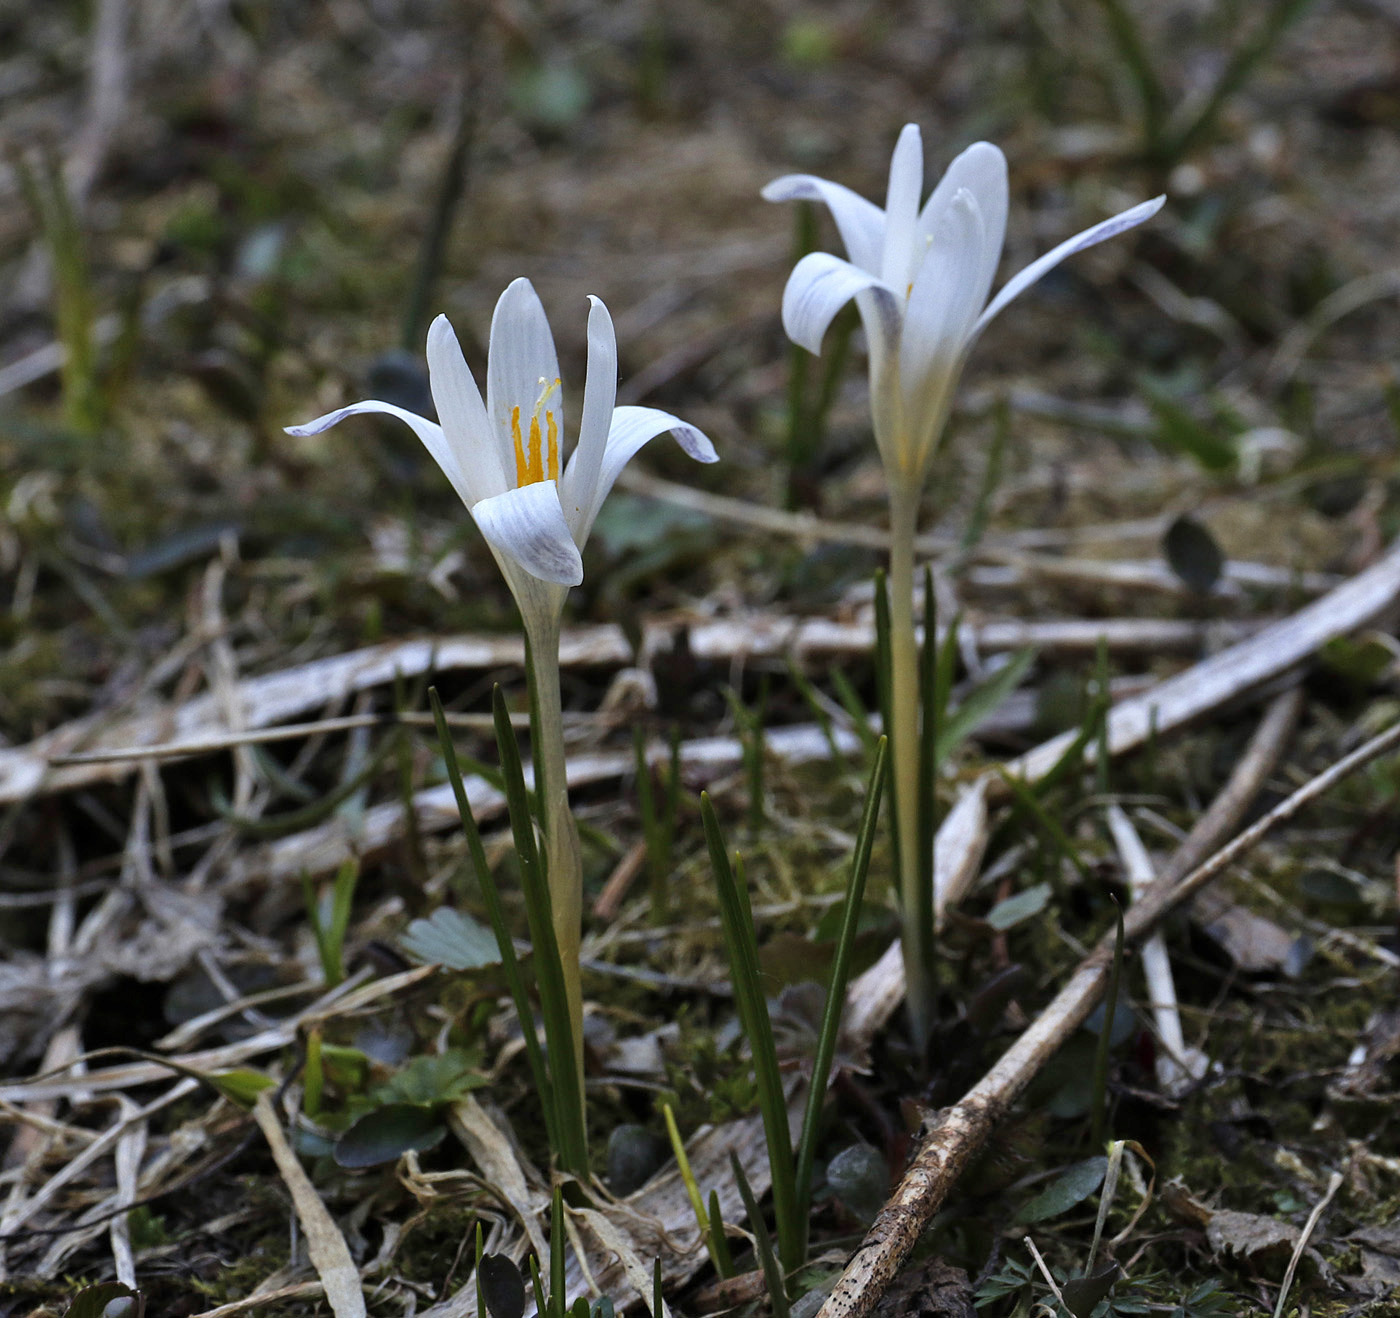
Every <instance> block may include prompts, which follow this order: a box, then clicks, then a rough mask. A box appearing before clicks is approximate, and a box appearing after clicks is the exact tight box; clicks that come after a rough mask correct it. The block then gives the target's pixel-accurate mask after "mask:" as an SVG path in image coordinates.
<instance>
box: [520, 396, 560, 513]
mask: <svg viewBox="0 0 1400 1318" xmlns="http://www.w3.org/2000/svg"><path fill="white" fill-rule="evenodd" d="M540 383H541V384H544V385H545V387H544V388H543V389H542V390H541V391H540V396H539V398H538V399H536V400H535V406H534V408H533V409H532V410H531V412H530V434H529V438H528V440H527V439H526V437H525V435H524V433H523V432H522V429H521V425H520V409H519V408H518V407H513V408H511V412H510V433H511V438H512V439H514V440H515V483H516V485H518V486H519V485H533V484H535V482H537V481H542V480H546V479H548V480H552V481H557V480H558V479H559V423H558V422H557V421H555V419H554V411H553V409H552V408H551V409H546V408H545V404H546V403H547V402H548V401H549V396H550V394H552V393H553V392H554V391H555V390H556V389H557V388H559V381H558V380H555V381H554V383H553V384H545V382H544V380H543V378H541V380H540ZM541 413H543V414H544V425H545V434H544V435H542V434H541V432H540V414H541ZM546 436H547V438H546ZM546 448H547V449H548V452H546V451H545V450H546ZM546 472H547V473H548V475H546Z"/></svg>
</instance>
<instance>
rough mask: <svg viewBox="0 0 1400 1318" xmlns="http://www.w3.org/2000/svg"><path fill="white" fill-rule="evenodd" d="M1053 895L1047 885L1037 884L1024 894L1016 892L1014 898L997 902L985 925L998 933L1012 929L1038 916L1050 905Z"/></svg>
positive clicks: (1052, 890) (1052, 891)
mask: <svg viewBox="0 0 1400 1318" xmlns="http://www.w3.org/2000/svg"><path fill="white" fill-rule="evenodd" d="M1053 893H1054V889H1052V888H1051V886H1050V885H1049V884H1048V883H1037V884H1036V885H1035V887H1033V888H1027V889H1026V890H1025V892H1018V893H1017V894H1016V895H1015V896H1014V897H1008V898H1007V899H1006V900H1005V901H1002V902H998V903H997V904H996V905H995V906H993V907H992V909H991V910H990V911H988V912H987V923H988V924H989V925H991V926H992V928H993V929H995V930H997V932H998V933H1004V932H1005V931H1006V930H1007V929H1014V928H1015V927H1016V926H1017V925H1018V924H1023V923H1025V921H1027V920H1029V919H1030V918H1031V917H1032V916H1035V915H1039V914H1040V913H1041V911H1043V910H1044V909H1045V908H1046V906H1048V905H1049V904H1050V898H1051V896H1052V895H1053Z"/></svg>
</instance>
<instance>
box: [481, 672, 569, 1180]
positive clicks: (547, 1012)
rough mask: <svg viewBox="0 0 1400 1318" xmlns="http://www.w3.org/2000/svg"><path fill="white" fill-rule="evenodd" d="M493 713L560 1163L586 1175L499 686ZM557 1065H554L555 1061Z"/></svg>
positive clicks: (528, 831) (547, 934)
mask: <svg viewBox="0 0 1400 1318" xmlns="http://www.w3.org/2000/svg"><path fill="white" fill-rule="evenodd" d="M491 706H492V711H491V712H492V716H493V717H494V719H495V723H496V745H497V748H498V750H499V751H500V756H501V773H502V775H503V777H504V780H505V794H506V806H507V809H508V810H509V812H510V827H511V833H512V835H513V836H514V838H515V848H516V853H517V855H518V857H519V860H520V886H521V887H522V889H523V890H524V893H525V918H526V920H527V921H528V923H529V926H530V943H531V946H532V947H533V949H534V959H535V981H536V983H537V984H538V986H539V994H540V1011H541V1014H542V1015H543V1016H544V1037H545V1040H546V1041H547V1043H548V1046H549V1056H550V1060H551V1065H550V1068H549V1069H550V1079H551V1081H552V1082H553V1090H554V1103H555V1112H556V1115H557V1125H558V1133H559V1138H560V1140H561V1144H560V1146H559V1148H558V1150H557V1152H558V1154H559V1160H560V1164H561V1165H562V1166H563V1167H564V1168H565V1169H566V1170H567V1171H570V1172H572V1173H573V1174H574V1175H575V1176H580V1177H585V1178H586V1177H587V1175H588V1149H587V1139H586V1136H585V1127H584V1107H583V1093H582V1092H581V1090H580V1088H579V1078H578V1073H577V1071H576V1069H575V1068H574V1066H573V1065H571V1062H572V1059H573V1057H574V1031H573V1024H572V1022H571V1020H570V1018H569V1000H568V996H567V993H566V991H565V988H564V967H563V962H562V961H561V960H560V956H559V944H558V941H557V940H556V939H555V936H554V919H553V915H552V912H551V904H550V899H549V887H548V883H547V881H546V878H545V873H544V865H543V864H542V863H541V858H540V851H539V847H538V846H537V845H536V842H535V832H534V827H533V824H532V822H531V819H530V804H529V798H528V796H527V795H526V792H525V773H524V769H523V768H522V766H521V763H520V748H519V747H518V746H517V745H516V743H515V730H514V729H513V728H512V727H511V723H510V711H509V710H508V709H507V708H506V698H505V693H504V692H503V691H502V690H501V688H500V685H499V684H498V685H497V686H496V687H495V689H494V690H493V691H492V693H491ZM555 1062H557V1063H558V1064H557V1065H555V1064H554V1063H555Z"/></svg>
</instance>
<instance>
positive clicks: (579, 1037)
mask: <svg viewBox="0 0 1400 1318" xmlns="http://www.w3.org/2000/svg"><path fill="white" fill-rule="evenodd" d="M526 629H527V633H528V635H527V640H528V645H529V669H530V739H531V753H532V755H533V757H534V771H535V799H536V800H537V801H538V802H539V809H540V815H541V821H540V822H541V824H542V825H543V828H544V854H545V875H546V878H547V879H548V882H549V902H550V913H551V917H552V922H553V925H554V938H555V941H556V942H557V943H558V946H559V961H560V964H561V966H562V968H563V972H564V992H565V995H566V996H567V998H568V1003H569V1022H570V1025H571V1026H572V1032H573V1043H574V1068H575V1070H576V1071H577V1073H578V1092H579V1094H582V1093H583V986H582V984H581V982H580V979H579V964H578V960H579V944H580V942H581V940H582V934H583V854H582V851H581V849H580V846H579V837H578V824H577V823H576V822H575V820H574V815H573V811H572V810H570V809H569V780H568V770H567V766H566V764H565V756H564V713H563V702H562V700H561V697H560V690H559V620H558V618H557V617H551V618H547V619H535V620H532V621H530V622H527V624H526Z"/></svg>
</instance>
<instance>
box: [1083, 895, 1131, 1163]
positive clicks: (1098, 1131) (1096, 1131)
mask: <svg viewBox="0 0 1400 1318" xmlns="http://www.w3.org/2000/svg"><path fill="white" fill-rule="evenodd" d="M1113 911H1114V914H1115V916H1116V917H1117V919H1118V929H1117V932H1116V933H1115V935H1114V938H1113V965H1112V967H1111V968H1110V969H1109V972H1108V992H1107V993H1105V994H1104V999H1103V1029H1102V1030H1100V1031H1099V1047H1098V1051H1097V1053H1095V1055H1094V1097H1093V1107H1092V1108H1091V1111H1092V1112H1093V1114H1094V1118H1093V1127H1092V1132H1091V1134H1090V1137H1089V1142H1090V1143H1091V1144H1092V1145H1093V1146H1094V1148H1095V1149H1101V1148H1102V1147H1103V1142H1104V1132H1105V1130H1107V1128H1108V1043H1109V1039H1110V1038H1111V1037H1112V1035H1113V1017H1114V1015H1115V1014H1116V1013H1117V1011H1118V985H1119V982H1120V981H1121V980H1122V978H1123V908H1122V907H1121V906H1119V905H1118V902H1117V901H1116V900H1115V901H1114V903H1113Z"/></svg>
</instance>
